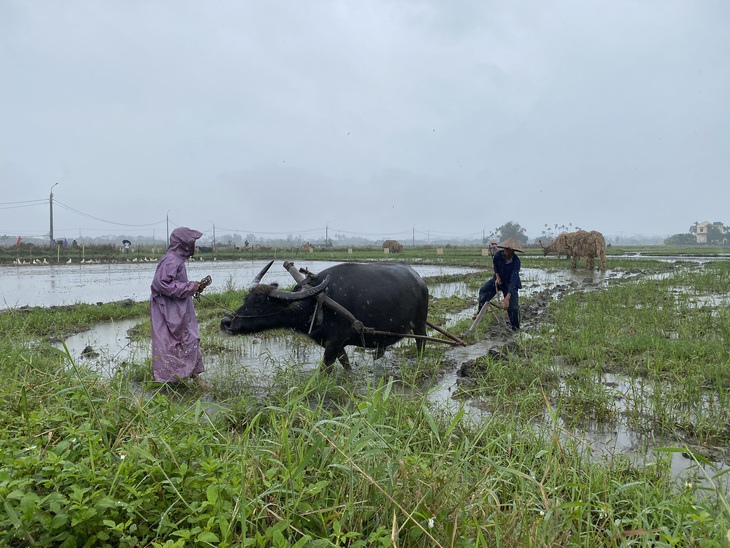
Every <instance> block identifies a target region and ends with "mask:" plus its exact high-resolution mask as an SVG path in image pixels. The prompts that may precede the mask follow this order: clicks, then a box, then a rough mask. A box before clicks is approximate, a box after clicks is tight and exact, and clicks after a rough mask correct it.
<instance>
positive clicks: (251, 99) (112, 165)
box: [0, 0, 730, 240]
mask: <svg viewBox="0 0 730 548" xmlns="http://www.w3.org/2000/svg"><path fill="white" fill-rule="evenodd" d="M728 29H730V2H727V1H726V0H716V1H710V0H708V1H703V0H685V1H672V0H661V1H659V0H657V1H652V0H644V1H638V0H611V1H608V0H604V1H584V0H572V1H563V0H558V1H550V2H546V1H544V0H521V1H519V2H512V1H506V0H505V1H487V0H473V1H468V0H449V1H444V0H433V1H407V0H406V1H378V0H372V1H371V0H367V1H363V0H352V1H348V0H344V1H343V0H339V1H296V2H295V1H288V2H283V1H271V0H267V1H265V2H262V1H257V2H253V1H242V0H230V1H219V0H211V1H202V0H200V1H196V2H192V1H180V0H159V1H154V0H152V1H147V0H145V1H142V0H138V1H134V0H125V1H112V0H107V1H101V0H99V1H95V2H90V1H83V2H82V1H72V0H62V1H59V0H47V1H44V0H34V1H27V0H0V186H1V188H2V191H3V192H2V195H1V196H0V235H2V234H9V235H15V234H19V235H20V234H28V235H38V236H40V235H42V234H47V233H48V232H49V211H48V209H49V208H48V199H49V193H50V190H51V187H52V185H53V184H54V183H58V185H57V186H55V188H53V193H54V203H55V207H54V232H55V236H56V237H57V238H58V237H64V236H66V237H69V238H71V237H74V238H75V237H78V236H80V235H81V236H99V235H102V234H145V235H152V234H153V232H155V231H156V232H157V235H158V236H160V235H162V234H163V233H164V231H165V230H166V219H168V218H169V223H170V228H172V227H173V226H179V225H187V226H191V227H194V228H198V229H199V230H201V231H203V232H205V233H206V234H210V233H211V232H212V229H213V225H215V230H216V232H217V234H218V235H222V234H225V233H228V232H234V231H238V232H240V233H242V234H244V235H245V234H247V233H254V234H260V235H263V236H272V237H277V235H280V236H279V237H285V236H286V235H287V234H293V235H294V236H297V235H301V236H302V237H303V238H304V239H305V240H306V239H316V238H321V237H324V234H325V230H328V231H329V236H330V237H332V236H333V234H334V233H344V234H347V235H355V236H365V237H372V238H374V239H378V238H381V237H382V238H385V237H396V238H398V237H400V238H403V239H406V240H407V239H410V237H411V235H412V234H413V233H414V232H415V235H416V237H417V238H418V237H420V236H421V235H425V234H429V235H431V236H433V237H436V236H439V237H443V236H453V237H456V238H460V237H472V236H473V237H480V236H481V235H482V233H483V232H486V233H487V235H488V234H489V232H490V231H491V230H492V229H494V228H496V227H499V226H501V225H503V224H504V223H506V222H508V221H514V222H517V223H519V224H520V225H521V226H522V227H524V228H525V229H526V231H527V234H528V235H530V236H532V237H534V236H538V235H539V234H540V233H541V232H542V231H543V229H544V227H545V225H546V224H547V225H549V226H551V227H552V226H554V225H555V224H558V225H566V226H573V227H577V226H579V227H581V228H585V229H589V230H591V229H594V230H599V231H601V232H603V233H604V234H606V235H609V234H613V235H617V234H624V235H632V234H637V235H638V234H645V235H669V234H676V233H681V232H686V231H687V230H688V228H689V226H690V225H691V224H693V223H694V222H695V221H704V220H709V221H720V222H724V223H726V224H730V211H729V209H730V32H729V31H728ZM168 211H169V215H168ZM163 238H164V236H163Z"/></svg>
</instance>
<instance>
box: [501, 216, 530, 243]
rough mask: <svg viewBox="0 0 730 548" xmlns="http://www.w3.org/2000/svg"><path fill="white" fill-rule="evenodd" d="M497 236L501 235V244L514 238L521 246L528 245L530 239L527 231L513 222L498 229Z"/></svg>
mask: <svg viewBox="0 0 730 548" xmlns="http://www.w3.org/2000/svg"><path fill="white" fill-rule="evenodd" d="M497 234H499V241H500V242H503V241H505V240H506V239H507V238H514V239H515V240H517V241H518V242H520V243H521V244H526V243H527V240H528V239H529V238H528V237H527V234H525V229H524V228H522V227H521V226H520V224H519V223H515V222H513V221H509V222H508V223H505V224H503V225H502V226H500V227H499V228H498V229H497Z"/></svg>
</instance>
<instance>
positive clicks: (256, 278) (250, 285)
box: [247, 261, 274, 290]
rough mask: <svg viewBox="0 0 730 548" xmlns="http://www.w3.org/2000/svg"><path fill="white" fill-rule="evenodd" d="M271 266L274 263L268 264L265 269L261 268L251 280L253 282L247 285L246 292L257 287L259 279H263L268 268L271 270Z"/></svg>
mask: <svg viewBox="0 0 730 548" xmlns="http://www.w3.org/2000/svg"><path fill="white" fill-rule="evenodd" d="M272 264H274V261H270V262H269V264H267V265H266V266H265V267H263V268H262V269H261V272H259V273H258V274H256V277H255V278H254V279H253V281H252V282H251V283H250V284H248V287H247V289H248V290H251V289H253V288H254V287H256V286H257V285H259V282H260V281H261V278H263V277H264V274H266V273H267V272H268V271H269V268H271V265H272Z"/></svg>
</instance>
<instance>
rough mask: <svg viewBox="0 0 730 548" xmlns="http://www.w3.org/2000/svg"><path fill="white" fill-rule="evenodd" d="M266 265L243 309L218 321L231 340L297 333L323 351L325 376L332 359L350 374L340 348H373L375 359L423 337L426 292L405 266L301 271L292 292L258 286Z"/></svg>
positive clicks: (349, 266)
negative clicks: (410, 337) (261, 334)
mask: <svg viewBox="0 0 730 548" xmlns="http://www.w3.org/2000/svg"><path fill="white" fill-rule="evenodd" d="M272 262H273V261H272ZM287 265H290V266H291V267H292V268H293V265H291V263H284V266H285V268H288V267H287ZM270 266H271V263H269V264H268V265H267V266H266V267H265V268H264V269H263V270H262V271H261V272H260V273H259V274H258V276H256V278H255V280H254V284H252V285H251V286H250V290H249V292H248V294H247V295H246V298H245V300H244V302H243V306H241V307H240V308H239V309H238V310H236V312H235V314H233V315H227V316H225V317H224V318H223V319H222V320H221V330H222V331H224V332H227V333H230V334H236V335H241V334H247V333H258V332H260V331H266V330H268V329H277V328H289V329H293V330H295V331H299V332H300V333H304V334H306V335H308V336H309V337H310V338H311V339H312V340H313V341H315V342H316V343H317V344H319V345H320V346H322V347H324V358H323V362H322V368H323V369H324V370H325V371H329V370H330V368H331V366H332V364H333V363H334V362H335V361H336V360H339V361H340V363H341V364H342V366H343V367H344V368H345V369H350V363H349V360H348V357H347V353H346V352H345V347H346V346H360V347H364V348H375V349H377V350H376V356H375V357H376V359H377V358H379V357H381V356H382V355H383V353H384V351H385V348H386V347H388V346H390V345H392V344H394V343H396V342H398V341H399V340H401V339H402V338H403V336H404V335H406V334H409V333H410V332H411V331H412V332H413V333H414V334H415V335H422V336H425V334H426V317H427V315H428V287H427V286H426V283H425V282H424V281H423V279H422V278H421V277H420V276H419V275H418V273H417V272H416V271H415V270H413V269H412V268H411V267H410V266H408V265H406V264H399V263H372V264H361V263H343V264H339V265H336V266H333V267H330V268H327V269H325V270H323V271H322V272H320V273H319V274H312V273H309V272H307V276H306V278H304V277H302V279H299V280H298V283H297V285H296V286H295V287H294V289H293V290H292V291H283V290H281V289H279V288H278V287H277V286H275V285H267V284H262V283H260V281H261V278H262V277H263V275H264V274H265V273H266V271H267V270H268V268H269V267H270ZM290 271H291V270H290ZM363 326H364V327H365V328H366V329H362V327H363ZM372 331H376V332H378V333H373V332H372ZM424 344H425V343H424V340H423V339H417V340H416V345H417V348H418V351H419V353H421V352H422V351H423V347H424Z"/></svg>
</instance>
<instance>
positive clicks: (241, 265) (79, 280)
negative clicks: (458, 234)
mask: <svg viewBox="0 0 730 548" xmlns="http://www.w3.org/2000/svg"><path fill="white" fill-rule="evenodd" d="M264 264H265V262H264V261H245V262H244V261H241V262H227V263H226V262H205V263H202V262H193V263H191V264H189V265H188V273H189V276H190V278H191V279H199V278H202V277H203V276H205V275H211V276H212V277H213V280H214V283H213V285H212V286H211V288H210V289H211V290H212V291H214V292H215V291H224V290H228V289H231V288H242V287H245V286H246V285H247V284H248V283H249V282H250V280H251V279H252V278H253V277H254V276H255V275H256V274H257V273H258V272H259V270H260V269H261V268H262V267H263V266H264ZM333 264H336V263H335V262H329V261H309V262H306V261H301V262H300V263H296V266H297V267H306V268H308V269H310V270H312V271H314V272H318V271H321V270H323V269H324V268H327V267H329V266H332V265H333ZM695 264H702V263H701V262H699V261H695ZM154 268H155V264H154V263H146V264H145V263H143V264H122V265H119V264H117V265H62V266H45V267H42V268H38V267H35V266H28V267H22V266H21V267H12V268H2V269H0V281H2V284H0V287H2V293H1V296H2V297H1V301H0V308H17V307H21V306H43V307H46V306H56V305H68V304H75V303H82V302H83V303H95V302H112V301H119V300H123V299H131V300H134V301H143V300H146V299H147V298H148V295H149V284H150V280H151V278H152V275H153V273H154ZM414 268H415V269H416V270H417V271H418V272H419V274H420V275H421V276H422V277H424V278H426V279H428V278H429V277H435V276H444V275H453V274H468V273H473V272H478V270H477V269H473V268H463V267H450V266H439V265H416V266H414ZM632 275H634V274H628V273H626V272H614V271H612V270H608V271H606V272H605V273H601V272H587V271H585V270H576V271H573V270H570V269H565V270H558V271H544V270H541V269H529V268H525V269H523V285H524V286H525V288H524V290H523V291H522V292H521V297H522V298H524V299H526V300H529V298H530V297H532V296H538V295H542V296H546V295H547V296H548V297H549V296H550V295H551V294H556V295H557V294H559V293H560V292H563V291H566V288H580V289H582V290H595V289H600V288H601V287H603V286H605V285H606V284H609V283H611V281H612V280H619V279H625V278H626V277H628V276H632ZM670 275H671V273H662V274H652V275H651V276H652V277H657V279H659V278H658V277H667V276H670ZM485 276H486V273H485ZM265 281H267V282H269V283H271V282H277V283H279V284H280V285H282V286H285V287H286V286H290V285H292V284H293V281H292V278H291V275H290V274H289V273H288V272H287V271H286V270H285V269H284V268H282V267H281V263H280V262H279V263H275V265H274V266H273V267H272V269H271V270H270V271H269V273H268V274H267V275H266V278H265ZM39 288H41V289H40V290H39ZM429 292H430V295H431V298H433V299H448V298H450V297H458V298H461V299H464V300H465V301H466V302H469V303H471V304H470V305H469V306H468V307H467V308H464V309H463V310H459V311H456V312H450V313H449V314H446V316H445V318H446V323H445V324H444V325H442V326H441V327H443V328H445V329H447V330H451V329H452V328H453V326H454V325H455V324H457V323H458V322H462V323H463V320H465V319H468V318H470V317H471V315H472V314H473V312H474V305H473V303H475V299H476V294H475V291H474V289H473V288H470V287H469V285H468V284H467V283H465V282H460V281H457V282H447V283H430V284H429ZM676 298H677V300H680V299H683V294H682V292H681V291H678V292H677V296H676ZM727 302H728V296H727V295H714V296H697V297H695V298H694V299H693V300H692V301H691V302H690V306H719V305H727ZM635 306H637V307H638V306H642V305H641V304H640V303H638V304H636V305H635ZM538 313H539V311H538ZM536 315H537V313H536ZM497 317H498V316H497ZM503 320H504V318H503ZM145 321H147V320H146V318H140V319H134V320H125V321H119V322H112V323H107V324H102V325H98V326H96V327H95V328H94V329H92V330H89V331H87V332H84V333H79V334H76V335H74V336H72V337H69V338H68V339H66V340H65V341H64V343H63V344H65V346H66V348H67V349H68V352H69V355H70V357H71V359H73V360H75V361H76V362H77V363H79V364H83V365H85V366H88V367H92V368H94V369H96V370H97V371H99V372H100V373H101V374H102V375H104V376H107V377H111V376H112V375H114V374H116V373H118V372H120V371H121V372H123V371H124V369H125V367H126V365H127V364H129V363H137V364H139V363H148V362H149V359H150V355H149V354H150V343H149V339H145V338H142V339H139V338H134V337H132V336H130V330H132V329H133V328H134V327H136V326H137V325H139V324H140V323H141V322H145ZM218 321H219V320H218V319H214V320H209V321H207V322H201V332H202V333H203V345H204V347H207V348H204V352H205V361H206V374H205V376H206V382H208V383H209V384H211V385H212V386H213V387H214V388H215V389H216V390H215V391H216V393H217V394H218V395H219V397H220V396H225V397H228V396H235V395H237V394H241V393H251V392H253V393H255V394H259V395H265V394H266V391H267V389H268V388H269V386H271V384H272V383H273V381H274V377H275V376H276V375H277V373H278V372H279V371H280V370H281V369H282V368H288V367H297V368H300V369H301V370H302V371H309V370H313V369H315V368H316V367H318V365H319V362H320V361H321V359H322V355H323V349H321V348H320V347H319V346H317V345H315V344H314V343H312V342H311V341H309V340H308V339H306V338H304V337H302V336H299V335H294V334H290V333H278V332H274V333H266V334H260V335H251V336H241V337H230V336H225V335H223V334H221V333H219V332H218V329H217V322H218ZM532 321H533V322H535V321H538V320H537V317H534V318H533V319H532ZM529 322H530V320H528V322H527V323H526V329H525V330H524V331H523V332H522V333H521V334H520V335H518V336H519V337H525V338H527V337H530V323H529ZM512 337H514V335H512V334H511V333H510V332H509V330H507V329H505V328H504V326H499V325H496V326H495V328H494V329H492V330H490V331H489V332H488V333H487V334H486V335H485V337H484V338H482V339H480V340H478V341H476V342H475V343H474V344H471V345H469V346H466V347H454V348H450V349H448V350H447V351H446V352H445V354H444V358H443V363H444V366H443V368H442V371H441V373H440V374H439V375H438V377H437V378H435V379H433V382H432V383H430V384H429V386H426V387H424V390H425V391H427V392H428V398H429V400H430V401H431V402H432V403H433V405H434V406H438V407H440V408H445V409H448V410H451V411H452V412H454V413H455V412H457V411H459V410H463V411H465V413H466V415H467V417H468V419H469V420H473V421H477V422H478V421H483V420H488V418H489V416H490V412H489V410H488V409H484V408H483V407H482V406H481V405H480V404H479V402H478V401H476V400H475V401H472V400H470V399H469V398H463V397H460V398H456V397H455V396H456V395H457V394H458V393H459V389H460V384H461V383H463V382H467V381H468V379H464V378H463V375H462V370H463V367H464V365H465V364H469V363H471V362H473V361H474V360H476V359H478V358H480V357H482V356H485V355H487V354H489V353H490V352H494V351H495V348H497V347H499V346H501V345H504V344H505V342H506V341H509V339H510V338H512ZM399 344H400V345H408V344H412V343H411V342H410V341H409V340H405V341H404V342H402V343H399ZM427 347H428V346H427ZM348 355H349V357H350V360H351V362H352V363H353V364H354V365H355V373H354V374H359V375H362V376H363V377H364V378H369V379H372V378H378V377H385V376H394V377H396V378H398V376H399V371H400V369H401V367H403V365H404V361H407V360H409V359H410V358H403V357H402V356H401V357H398V356H399V354H398V353H397V352H392V351H389V352H386V354H385V356H384V357H383V358H382V359H379V360H374V359H373V353H372V351H369V350H362V349H354V348H352V347H349V348H348ZM337 367H339V365H338V366H337ZM555 371H556V375H557V376H558V377H559V378H560V388H559V390H569V389H570V388H569V386H568V385H569V383H570V379H571V374H572V373H571V370H570V368H569V367H568V366H565V365H564V364H561V363H559V361H558V362H557V363H556V365H555ZM595 383H596V384H599V385H601V386H603V387H604V389H605V393H606V394H608V397H609V398H610V399H611V400H612V402H613V404H612V405H613V407H614V411H613V412H614V413H615V415H616V416H618V417H623V416H625V415H626V414H627V408H626V402H629V401H632V400H636V399H638V398H648V397H651V394H650V393H651V391H652V390H653V388H652V385H650V384H649V383H647V382H645V380H643V379H636V378H632V377H628V376H623V375H619V374H615V373H610V372H603V373H601V374H599V375H597V376H596V378H595ZM535 428H537V429H544V428H551V429H554V430H555V432H556V433H557V434H556V435H558V436H564V437H566V438H568V437H570V438H573V439H581V440H583V441H582V442H583V443H584V444H585V446H586V449H587V452H588V453H589V454H591V455H592V456H593V457H594V458H597V459H600V458H603V457H607V456H613V455H618V454H621V455H626V456H627V457H629V458H632V459H634V460H635V461H636V462H637V464H639V465H642V464H643V465H646V464H647V463H650V462H651V461H652V460H653V459H655V458H656V454H655V453H654V448H656V447H657V446H662V445H665V444H667V442H666V441H665V440H660V439H655V438H654V437H653V435H652V434H651V433H649V432H650V429H647V430H646V431H640V430H641V429H637V428H636V427H635V425H634V424H629V421H627V420H623V419H620V420H617V421H612V422H610V424H609V425H607V424H606V423H603V422H601V421H593V422H590V421H589V422H587V423H586V424H584V425H582V427H581V428H579V429H578V428H575V427H571V426H569V425H567V424H565V423H564V422H563V421H562V420H560V419H556V418H555V417H552V416H550V413H549V410H545V411H544V412H543V414H542V416H538V417H535ZM675 441H676V440H675ZM669 458H671V466H672V470H673V471H674V473H675V475H677V476H679V475H680V474H682V473H683V471H685V470H686V469H687V468H688V467H691V466H693V465H694V464H695V462H694V461H693V460H691V459H689V458H687V456H686V455H683V454H682V453H679V452H676V453H671V454H670V455H669ZM713 464H714V466H715V467H716V469H715V473H716V472H717V470H718V469H719V470H727V469H728V468H727V463H726V462H722V461H721V460H717V461H714V462H713ZM708 473H709V472H708ZM728 476H730V475H728ZM726 478H727V476H726ZM725 481H726V482H727V479H726V480H725ZM724 490H725V491H726V492H728V491H730V489H728V486H727V483H725V488H724Z"/></svg>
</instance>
